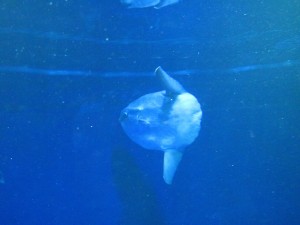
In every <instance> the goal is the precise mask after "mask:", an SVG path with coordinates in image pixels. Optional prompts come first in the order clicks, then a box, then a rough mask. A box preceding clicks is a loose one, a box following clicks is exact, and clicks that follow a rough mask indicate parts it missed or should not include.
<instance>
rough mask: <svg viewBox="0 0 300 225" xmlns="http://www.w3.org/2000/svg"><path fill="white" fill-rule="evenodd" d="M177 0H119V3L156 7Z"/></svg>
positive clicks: (173, 2)
mask: <svg viewBox="0 0 300 225" xmlns="http://www.w3.org/2000/svg"><path fill="white" fill-rule="evenodd" d="M177 2H179V0H121V3H122V4H125V5H127V6H128V8H147V7H154V8H156V9H160V8H162V7H165V6H168V5H173V4H175V3H177Z"/></svg>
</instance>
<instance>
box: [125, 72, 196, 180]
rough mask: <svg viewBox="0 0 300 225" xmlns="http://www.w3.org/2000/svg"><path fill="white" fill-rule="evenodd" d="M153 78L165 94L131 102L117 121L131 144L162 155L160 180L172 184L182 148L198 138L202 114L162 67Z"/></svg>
mask: <svg viewBox="0 0 300 225" xmlns="http://www.w3.org/2000/svg"><path fill="white" fill-rule="evenodd" d="M155 75H156V77H157V78H158V79H159V80H160V82H161V83H162V85H163V87H164V89H165V90H163V91H159V92H155V93H150V94H146V95H144V96H142V97H140V98H138V99H137V100H135V101H133V102H131V103H130V104H129V105H128V106H127V107H126V108H125V109H123V110H122V112H121V115H120V119H119V120H120V122H121V125H122V127H123V129H124V131H125V133H126V134H127V135H128V136H129V138H130V139H131V140H132V141H134V142H135V143H137V144H139V145H140V146H142V147H144V148H145V149H149V150H160V151H163V152H164V166H163V177H164V180H165V182H166V183H167V184H171V183H172V180H173V177H174V174H175V172H176V169H177V166H178V164H179V162H180V160H181V158H182V154H183V151H184V149H185V147H186V146H188V145H189V144H191V143H192V142H193V141H194V140H195V139H196V137H197V136H198V133H199V130H200V122H201V117H202V111H201V107H200V104H199V103H198V101H197V99H196V98H195V97H194V96H193V95H192V94H190V93H188V92H186V91H185V89H184V88H183V87H182V86H181V84H180V83H179V82H178V81H176V80H175V79H173V78H172V77H170V76H169V75H168V74H167V73H166V72H165V71H164V70H163V69H162V68H161V67H158V68H157V69H156V70H155Z"/></svg>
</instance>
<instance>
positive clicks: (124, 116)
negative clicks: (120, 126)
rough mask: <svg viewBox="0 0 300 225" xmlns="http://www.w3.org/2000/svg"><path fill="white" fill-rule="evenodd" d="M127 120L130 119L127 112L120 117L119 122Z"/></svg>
mask: <svg viewBox="0 0 300 225" xmlns="http://www.w3.org/2000/svg"><path fill="white" fill-rule="evenodd" d="M127 118H128V113H127V112H122V113H121V115H120V117H119V121H120V122H122V121H124V120H125V119H127Z"/></svg>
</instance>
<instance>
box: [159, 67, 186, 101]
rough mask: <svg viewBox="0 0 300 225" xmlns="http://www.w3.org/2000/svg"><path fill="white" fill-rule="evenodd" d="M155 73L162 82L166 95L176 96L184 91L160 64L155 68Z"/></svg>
mask: <svg viewBox="0 0 300 225" xmlns="http://www.w3.org/2000/svg"><path fill="white" fill-rule="evenodd" d="M155 75H156V76H157V77H158V79H159V80H160V82H161V83H162V85H163V87H164V88H165V90H166V93H167V95H169V96H174V95H175V96H176V95H180V94H182V93H184V92H186V91H185V89H184V88H183V87H182V85H181V84H180V83H179V82H178V81H177V80H175V79H173V78H172V77H170V76H169V75H168V74H167V73H166V72H165V71H164V70H163V69H162V68H161V67H160V66H159V67H157V68H156V70H155Z"/></svg>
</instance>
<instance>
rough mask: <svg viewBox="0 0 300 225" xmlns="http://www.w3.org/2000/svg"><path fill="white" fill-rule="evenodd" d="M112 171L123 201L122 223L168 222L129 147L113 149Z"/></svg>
mask: <svg viewBox="0 0 300 225" xmlns="http://www.w3.org/2000/svg"><path fill="white" fill-rule="evenodd" d="M112 173H113V179H114V182H115V185H116V190H117V192H118V194H119V197H120V200H121V202H122V210H123V217H122V218H121V220H122V221H120V224H123V225H129V224H143V225H148V224H149V225H154V224H155V225H164V224H166V223H165V222H164V218H163V216H162V213H161V211H160V210H159V206H158V202H157V199H156V196H155V193H154V191H153V189H152V188H151V187H150V186H149V184H147V182H146V180H145V179H144V176H143V174H142V173H141V171H140V168H139V167H138V165H137V164H136V162H135V160H134V158H133V156H132V155H131V154H130V152H129V151H128V150H127V149H124V148H121V147H115V148H114V149H113V151H112Z"/></svg>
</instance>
